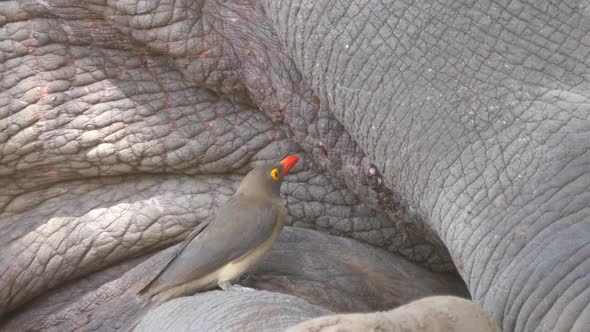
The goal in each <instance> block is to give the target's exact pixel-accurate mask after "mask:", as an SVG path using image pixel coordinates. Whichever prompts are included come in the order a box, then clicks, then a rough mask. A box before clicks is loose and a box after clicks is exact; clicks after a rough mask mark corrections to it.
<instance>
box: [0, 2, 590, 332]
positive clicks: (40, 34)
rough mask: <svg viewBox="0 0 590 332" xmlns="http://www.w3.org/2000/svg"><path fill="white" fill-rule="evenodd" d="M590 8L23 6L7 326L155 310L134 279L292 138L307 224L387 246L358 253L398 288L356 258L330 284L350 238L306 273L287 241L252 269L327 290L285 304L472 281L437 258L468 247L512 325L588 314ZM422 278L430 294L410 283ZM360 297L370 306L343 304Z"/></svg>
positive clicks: (0, 304)
mask: <svg viewBox="0 0 590 332" xmlns="http://www.w3.org/2000/svg"><path fill="white" fill-rule="evenodd" d="M363 3H364V2H363ZM314 4H315V5H314ZM327 9H329V10H327ZM588 10H589V9H588V6H587V5H585V4H584V3H583V2H581V1H573V0H571V1H569V0H568V1H561V2H557V1H550V2H542V3H541V2H526V1H510V2H508V3H504V2H497V3H496V2H483V1H454V2H451V1H439V2H435V3H432V2H430V1H418V2H404V1H392V2H391V3H389V4H388V5H387V6H385V5H384V4H383V3H381V2H376V1H369V2H366V4H365V5H363V6H359V5H358V3H357V2H355V1H341V2H333V1H319V2H315V1H314V2H311V1H288V2H287V1H285V2H283V1H272V2H271V1H267V2H265V1H260V2H259V1H231V2H222V1H193V2H188V1H185V2H180V1H172V0H164V1H153V2H136V1H116V2H115V1H113V2H111V1H71V0H55V1H3V2H1V3H0V73H1V74H2V75H1V80H0V85H1V88H0V91H1V92H0V188H2V189H1V191H0V251H1V252H2V255H1V256H0V317H3V322H4V325H3V329H6V330H10V329H11V328H12V329H14V328H15V327H21V326H23V325H22V324H24V322H27V324H28V325H27V328H29V329H33V330H34V329H39V328H44V329H48V330H52V329H53V330H60V331H63V330H74V329H75V330H95V329H102V330H112V329H115V328H116V327H118V326H119V325H120V323H122V321H124V320H125V319H126V318H127V316H126V315H125V314H121V312H125V313H126V314H127V315H128V314H130V313H131V312H133V311H134V310H135V309H136V308H137V306H138V303H137V302H135V301H134V300H133V299H132V298H130V296H131V294H130V292H126V290H128V289H129V288H130V286H131V285H135V284H136V283H138V282H139V280H142V277H144V276H145V275H146V274H147V273H154V274H155V273H156V272H155V271H153V269H157V266H158V263H159V262H161V260H162V259H164V258H162V257H163V256H162V255H164V254H165V253H166V252H164V253H161V254H156V255H154V256H150V254H151V253H153V252H155V251H158V250H161V249H163V248H165V247H168V246H170V245H172V244H174V243H175V242H178V241H180V240H182V238H183V237H184V236H186V235H187V234H188V233H189V232H190V230H191V229H192V228H193V227H194V226H195V225H197V224H198V223H199V222H201V221H203V220H204V219H205V218H207V217H209V216H210V215H211V213H212V211H214V210H215V208H216V207H217V206H218V205H219V204H220V203H221V202H223V201H224V200H225V199H227V197H228V196H229V195H231V194H232V193H233V191H234V190H235V188H236V186H237V184H238V183H239V180H240V178H241V175H243V174H245V172H247V170H248V169H250V168H251V167H252V166H254V165H256V164H259V163H262V162H265V161H268V160H273V159H277V158H280V157H282V156H283V155H285V154H287V153H299V154H300V155H302V156H303V157H304V160H305V165H304V166H303V167H302V166H299V168H298V169H295V171H296V172H295V174H293V175H292V176H290V177H288V178H287V182H286V183H285V185H284V186H283V189H282V193H283V197H284V198H285V201H286V203H287V206H288V207H289V212H290V215H289V217H288V223H289V224H291V225H294V226H299V227H305V228H313V229H316V230H319V231H321V232H322V233H323V234H324V235H323V236H327V235H325V233H330V234H333V235H338V236H341V237H348V238H351V239H353V240H354V241H359V242H364V243H368V244H370V245H373V246H375V247H380V248H383V249H384V250H386V252H387V254H386V253H385V252H383V253H381V254H379V255H377V254H374V253H372V251H371V250H368V249H367V250H368V251H366V250H360V249H359V252H357V253H352V254H351V255H352V257H349V258H348V260H350V261H352V262H359V261H366V262H370V263H371V264H370V265H369V266H363V267H362V268H360V267H359V266H358V264H357V265H356V270H355V269H353V270H354V271H357V272H356V274H354V273H353V274H351V275H356V276H358V275H363V276H366V277H367V278H368V279H369V280H370V281H371V282H375V283H376V284H379V285H381V286H380V288H379V290H380V293H383V294H388V296H387V297H386V298H384V299H382V298H379V297H378V296H376V295H375V296H374V297H372V298H373V301H374V302H371V301H370V299H367V298H365V297H363V296H360V297H355V296H353V295H351V294H350V289H355V288H354V286H355V285H356V284H357V282H356V281H355V278H354V277H350V278H342V281H340V282H341V283H342V286H341V287H339V288H338V289H336V290H333V291H331V292H328V293H329V294H319V295H318V294H316V295H314V294H310V293H313V292H310V291H309V290H311V289H314V287H317V288H318V289H321V288H322V286H321V285H322V282H323V283H326V284H329V282H330V280H329V279H326V278H328V277H329V276H330V275H332V274H333V273H334V271H339V270H338V268H334V269H321V268H320V267H319V266H329V265H330V264H329V262H332V261H335V260H337V258H335V257H334V256H331V255H330V254H329V253H330V251H328V252H327V253H326V254H325V255H324V256H322V257H323V258H321V259H320V260H319V262H320V263H316V264H317V265H318V267H315V268H313V269H307V270H303V273H304V275H303V276H300V275H298V274H297V273H298V272H300V271H293V270H289V269H287V268H286V267H285V266H284V263H281V261H280V260H277V259H276V258H275V259H273V257H274V256H273V255H276V253H281V251H280V250H279V249H278V248H280V246H281V245H283V244H282V243H283V242H279V243H278V244H277V249H275V251H273V252H271V254H270V256H269V257H268V259H267V260H266V261H265V262H263V264H262V268H261V269H260V270H257V272H255V274H254V276H253V278H252V279H253V280H257V281H261V280H262V281H263V280H271V281H272V282H266V283H264V282H261V283H260V284H259V286H258V287H260V288H263V289H269V290H272V291H276V292H284V293H290V294H294V295H296V296H298V297H300V298H304V299H305V300H307V301H309V302H310V303H312V304H310V306H309V307H306V305H304V304H301V303H300V305H301V306H302V308H307V309H304V310H306V312H305V313H296V314H293V313H285V315H291V314H292V315H293V316H292V317H295V318H297V319H304V318H311V317H313V316H317V315H320V314H324V313H323V312H321V311H318V310H316V308H315V307H313V304H318V305H323V306H327V307H328V308H329V309H330V310H332V311H333V312H343V311H345V312H350V311H357V312H366V311H373V310H387V309H391V308H392V307H394V306H397V305H400V304H403V303H401V302H391V300H388V299H391V298H395V297H399V298H403V299H404V300H403V301H402V302H409V301H411V300H413V299H415V298H417V296H424V295H431V294H441V293H450V294H455V295H462V294H463V291H462V290H461V289H460V287H459V286H458V285H457V280H456V279H454V277H453V276H452V275H448V274H445V275H442V274H436V272H432V271H428V270H425V269H424V268H423V267H427V268H428V269H430V270H434V271H442V272H451V273H453V272H454V271H455V266H456V268H457V270H458V272H459V274H460V275H461V277H462V278H463V280H464V281H465V283H466V285H467V287H468V288H469V291H470V293H471V295H472V297H473V299H474V300H475V302H476V303H477V304H479V305H480V306H482V307H483V308H484V309H485V310H486V311H487V312H488V313H490V314H491V316H492V317H493V318H494V320H495V321H496V322H497V323H498V324H499V325H500V327H502V328H503V329H504V330H509V331H511V330H516V331H528V330H535V329H547V330H562V331H569V330H576V329H581V328H583V327H584V326H587V323H588V322H589V321H590V318H589V316H590V312H589V311H588V308H590V306H589V303H590V301H589V300H588V298H589V296H588V289H589V288H588V286H589V281H588V278H587V276H588V272H589V271H590V268H589V264H590V261H589V260H588V257H589V256H590V255H589V254H588V250H587V248H588V240H587V239H588V234H590V230H589V226H588V223H587V220H588V218H589V213H590V212H589V206H588V201H590V199H589V193H590V191H589V187H590V185H589V184H588V167H587V166H588V165H589V164H590V163H589V158H590V157H589V156H588V151H590V149H589V148H588V143H587V142H588V141H590V137H588V134H589V133H590V125H589V113H590V111H589V108H588V105H589V103H588V91H590V86H589V83H588V81H589V80H588V76H587V75H588V74H587V73H588V72H589V71H588V70H587V69H588V66H589V63H588V54H589V51H588V47H589V46H588V44H589V43H588V40H589V38H590V37H589V35H590V34H589V31H590V26H589V24H588V22H589V21H588V20H587V18H588V15H587V14H588ZM363 50H371V52H367V51H363ZM301 236H303V238H313V237H314V236H315V235H312V233H304V234H303V235H301ZM318 236H319V235H318ZM282 239H283V241H286V242H284V243H289V241H288V238H282ZM326 241H328V240H326ZM351 241H352V240H351ZM297 243H300V245H301V246H304V244H305V241H303V240H302V241H298V242H297ZM334 245H335V246H336V247H337V248H347V246H348V244H347V245H345V244H344V243H342V242H338V241H336V242H334ZM358 245H360V244H358ZM304 249H305V248H304V247H301V248H298V249H297V250H303V251H305V250H304ZM374 250H379V249H375V248H374ZM320 251H321V250H320ZM316 252H317V250H316ZM375 255H377V256H378V257H381V256H380V255H386V256H387V255H389V256H388V257H389V258H387V259H386V258H381V259H370V258H369V257H375ZM148 256H149V258H148ZM303 257H305V256H303ZM384 257H385V256H384ZM402 257H403V258H402ZM392 259H405V260H407V261H411V262H414V263H415V264H409V263H408V264H406V263H403V264H402V263H400V266H404V269H403V270H396V271H388V272H387V273H386V275H388V278H393V279H394V280H396V278H397V280H398V281H391V282H384V281H383V273H380V272H375V271H382V270H383V265H384V264H387V263H386V262H390V261H391V260H392ZM297 262H298V261H297V260H295V261H294V263H293V264H297ZM299 263H301V262H300V261H299ZM265 264H266V265H265ZM390 264H391V263H390ZM146 266H147V267H146ZM420 266H423V267H420ZM353 267H354V264H353ZM351 268H352V267H351ZM385 270H386V271H387V269H385ZM358 271H362V272H358ZM281 273H283V274H284V275H282V276H281ZM416 273H420V274H421V275H423V276H424V278H423V280H424V282H423V284H422V286H421V287H417V288H418V289H422V290H423V292H420V295H418V294H415V293H413V290H412V289H399V288H397V287H396V285H395V284H396V283H399V282H400V281H399V280H402V281H404V282H405V281H407V280H408V279H409V278H410V279H411V276H413V275H416ZM436 279H440V280H443V281H444V282H442V284H441V283H440V282H433V280H436ZM302 280H303V281H308V282H307V283H306V282H303V281H302ZM313 280H319V281H321V282H319V281H318V282H319V285H320V286H316V284H314V282H312V281H313ZM339 280H340V279H339ZM385 280H386V281H387V280H389V279H385ZM453 285H454V286H453ZM306 287H307V288H306ZM323 287H326V286H325V285H324V286H323ZM408 291H409V292H408ZM355 292H357V293H358V294H363V292H362V291H358V290H356V291H355ZM316 293H317V292H316ZM357 293H355V294H357ZM367 294H373V293H371V292H368V293H367ZM389 294H394V295H389ZM328 295H329V297H328V298H332V299H339V300H338V301H333V302H330V301H326V297H325V296H328ZM212 296H216V295H212ZM217 296H220V295H217ZM347 296H348V298H349V299H351V302H352V304H351V306H350V307H343V306H337V307H335V308H334V307H329V305H328V303H344V302H346V301H345V300H344V299H347ZM273 299H274V300H272V301H270V302H271V303H272V302H273V301H275V302H277V303H278V302H280V301H282V299H279V298H278V297H273ZM352 299H354V300H352ZM543 299H544V300H543ZM241 301H244V303H248V301H251V299H250V300H249V299H247V298H244V299H243V300H241ZM238 302H239V301H238ZM203 310H204V309H203ZM205 314H206V313H205ZM123 316H125V317H123ZM64 317H66V318H67V319H66V318H64ZM105 317H108V319H106V320H105ZM369 317H370V316H369ZM32 318H34V319H32ZM242 318H243V319H242V321H244V320H246V319H247V315H245V316H242ZM295 318H294V320H289V322H292V323H294V322H295ZM265 319H266V318H265ZM105 321H107V323H105ZM279 323H280V322H279ZM277 324H278V323H277Z"/></svg>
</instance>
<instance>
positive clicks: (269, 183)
mask: <svg viewBox="0 0 590 332" xmlns="http://www.w3.org/2000/svg"><path fill="white" fill-rule="evenodd" d="M298 160H299V157H297V156H288V157H286V158H285V159H283V160H281V161H279V162H276V163H273V164H270V165H264V166H258V167H256V168H254V169H253V170H251V171H250V172H249V173H248V174H246V176H245V177H244V179H243V180H242V183H240V187H239V188H238V191H237V192H236V194H246V195H265V196H269V197H278V196H279V193H280V189H281V184H282V183H283V177H284V176H285V175H287V173H289V170H290V169H291V168H292V167H293V166H294V165H295V164H296V163H297V161H298Z"/></svg>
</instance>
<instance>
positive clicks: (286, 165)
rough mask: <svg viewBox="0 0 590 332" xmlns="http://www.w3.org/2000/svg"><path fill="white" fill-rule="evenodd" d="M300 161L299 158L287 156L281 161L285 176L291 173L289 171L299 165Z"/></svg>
mask: <svg viewBox="0 0 590 332" xmlns="http://www.w3.org/2000/svg"><path fill="white" fill-rule="evenodd" d="M298 161H299V157H297V156H287V157H286V158H285V159H283V160H281V164H283V176H285V175H287V173H289V170H290V169H291V168H292V167H293V166H295V164H297V162H298Z"/></svg>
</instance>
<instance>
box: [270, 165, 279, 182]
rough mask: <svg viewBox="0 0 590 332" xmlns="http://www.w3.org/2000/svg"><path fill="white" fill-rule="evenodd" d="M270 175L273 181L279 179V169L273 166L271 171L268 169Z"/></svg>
mask: <svg viewBox="0 0 590 332" xmlns="http://www.w3.org/2000/svg"><path fill="white" fill-rule="evenodd" d="M270 176H272V178H273V179H274V180H275V181H278V180H279V169H278V168H273V169H272V171H270Z"/></svg>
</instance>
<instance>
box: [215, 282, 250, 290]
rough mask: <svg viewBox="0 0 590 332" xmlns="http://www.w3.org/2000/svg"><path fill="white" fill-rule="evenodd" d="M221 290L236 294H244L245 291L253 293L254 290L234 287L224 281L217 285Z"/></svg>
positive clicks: (238, 286)
mask: <svg viewBox="0 0 590 332" xmlns="http://www.w3.org/2000/svg"><path fill="white" fill-rule="evenodd" d="M217 285H218V286H219V288H221V289H223V290H224V291H234V292H244V291H253V290H254V288H249V287H244V286H240V285H232V284H231V283H230V282H229V281H227V280H224V281H220V282H218V283H217Z"/></svg>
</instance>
